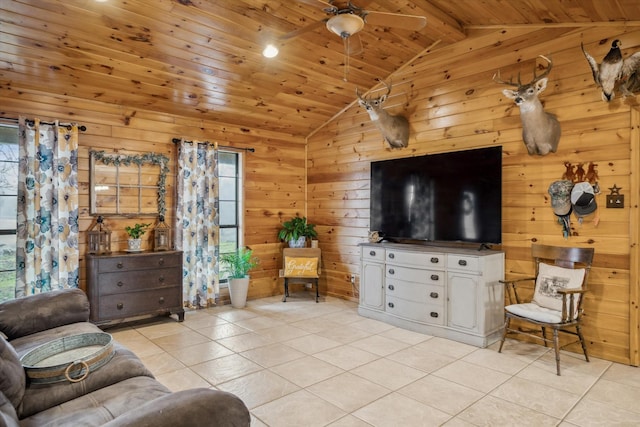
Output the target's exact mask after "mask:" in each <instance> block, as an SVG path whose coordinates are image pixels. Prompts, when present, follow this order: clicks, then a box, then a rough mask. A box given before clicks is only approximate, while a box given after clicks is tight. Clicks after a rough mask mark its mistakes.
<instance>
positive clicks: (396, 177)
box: [370, 146, 502, 245]
mask: <svg viewBox="0 0 640 427" xmlns="http://www.w3.org/2000/svg"><path fill="white" fill-rule="evenodd" d="M370 200H371V211H370V213H371V217H370V228H371V230H372V231H378V233H379V235H380V237H381V238H383V239H385V240H388V241H400V242H402V241H411V240H415V241H428V242H465V243H478V244H481V245H482V244H500V243H502V147H500V146H498V147H490V148H480V149H473V150H464V151H455V152H450V153H442V154H431V155H426V156H418V157H407V158H401V159H393V160H384V161H377V162H372V163H371V199H370Z"/></svg>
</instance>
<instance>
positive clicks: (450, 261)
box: [447, 254, 481, 273]
mask: <svg viewBox="0 0 640 427" xmlns="http://www.w3.org/2000/svg"><path fill="white" fill-rule="evenodd" d="M447 269H449V270H457V271H468V272H469V273H480V271H481V269H480V258H478V257H474V256H467V255H451V254H449V255H447Z"/></svg>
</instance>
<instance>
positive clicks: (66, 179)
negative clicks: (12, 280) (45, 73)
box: [16, 117, 79, 297]
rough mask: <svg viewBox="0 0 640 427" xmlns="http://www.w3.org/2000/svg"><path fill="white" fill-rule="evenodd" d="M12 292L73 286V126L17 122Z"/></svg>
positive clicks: (75, 138)
mask: <svg viewBox="0 0 640 427" xmlns="http://www.w3.org/2000/svg"><path fill="white" fill-rule="evenodd" d="M19 144H20V165H19V176H18V217H17V222H18V224H17V225H18V228H17V234H18V236H17V254H16V258H17V259H16V261H17V272H16V275H17V280H16V297H21V296H25V295H31V294H37V293H41V292H48V291H51V290H54V289H63V288H77V287H78V282H79V278H78V274H79V262H78V126H77V125H76V124H71V125H69V126H59V124H58V122H56V123H54V124H43V123H40V121H39V120H37V119H36V120H34V121H33V122H28V121H27V120H25V119H24V118H23V117H21V118H20V121H19Z"/></svg>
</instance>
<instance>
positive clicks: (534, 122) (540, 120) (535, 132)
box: [493, 55, 560, 156]
mask: <svg viewBox="0 0 640 427" xmlns="http://www.w3.org/2000/svg"><path fill="white" fill-rule="evenodd" d="M540 58H542V59H544V60H545V61H547V62H548V63H549V66H548V67H547V69H546V70H545V71H544V73H542V74H541V75H539V76H537V75H536V70H535V68H534V70H533V80H531V82H529V83H527V84H524V85H523V84H522V83H521V82H520V74H519V73H518V82H517V83H514V82H513V79H510V80H509V81H504V80H501V79H500V71H498V72H497V73H496V74H495V75H494V76H493V81H495V82H496V83H500V84H505V85H509V86H515V87H516V90H509V89H504V90H503V91H502V93H503V94H504V96H506V97H507V98H509V99H513V100H514V101H515V103H516V105H517V106H518V107H520V120H522V138H523V139H524V144H525V145H526V147H527V151H528V152H529V154H530V155H531V154H538V155H541V156H544V155H545V154H549V153H555V152H556V150H557V149H558V141H560V123H559V122H558V119H557V118H556V116H555V115H553V114H551V113H546V112H545V111H544V109H543V107H542V103H541V102H540V100H539V99H538V95H539V94H541V93H542V91H544V90H545V89H546V87H547V76H548V75H549V72H550V71H551V67H552V65H553V64H552V62H551V60H550V59H549V58H547V57H545V56H542V55H540Z"/></svg>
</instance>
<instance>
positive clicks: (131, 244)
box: [127, 239, 142, 252]
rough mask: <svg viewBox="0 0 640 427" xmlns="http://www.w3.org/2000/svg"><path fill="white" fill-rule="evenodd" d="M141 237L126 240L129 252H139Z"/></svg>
mask: <svg viewBox="0 0 640 427" xmlns="http://www.w3.org/2000/svg"><path fill="white" fill-rule="evenodd" d="M141 247H142V239H129V240H127V250H128V251H129V252H140V251H141V250H142V249H140V248H141Z"/></svg>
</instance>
